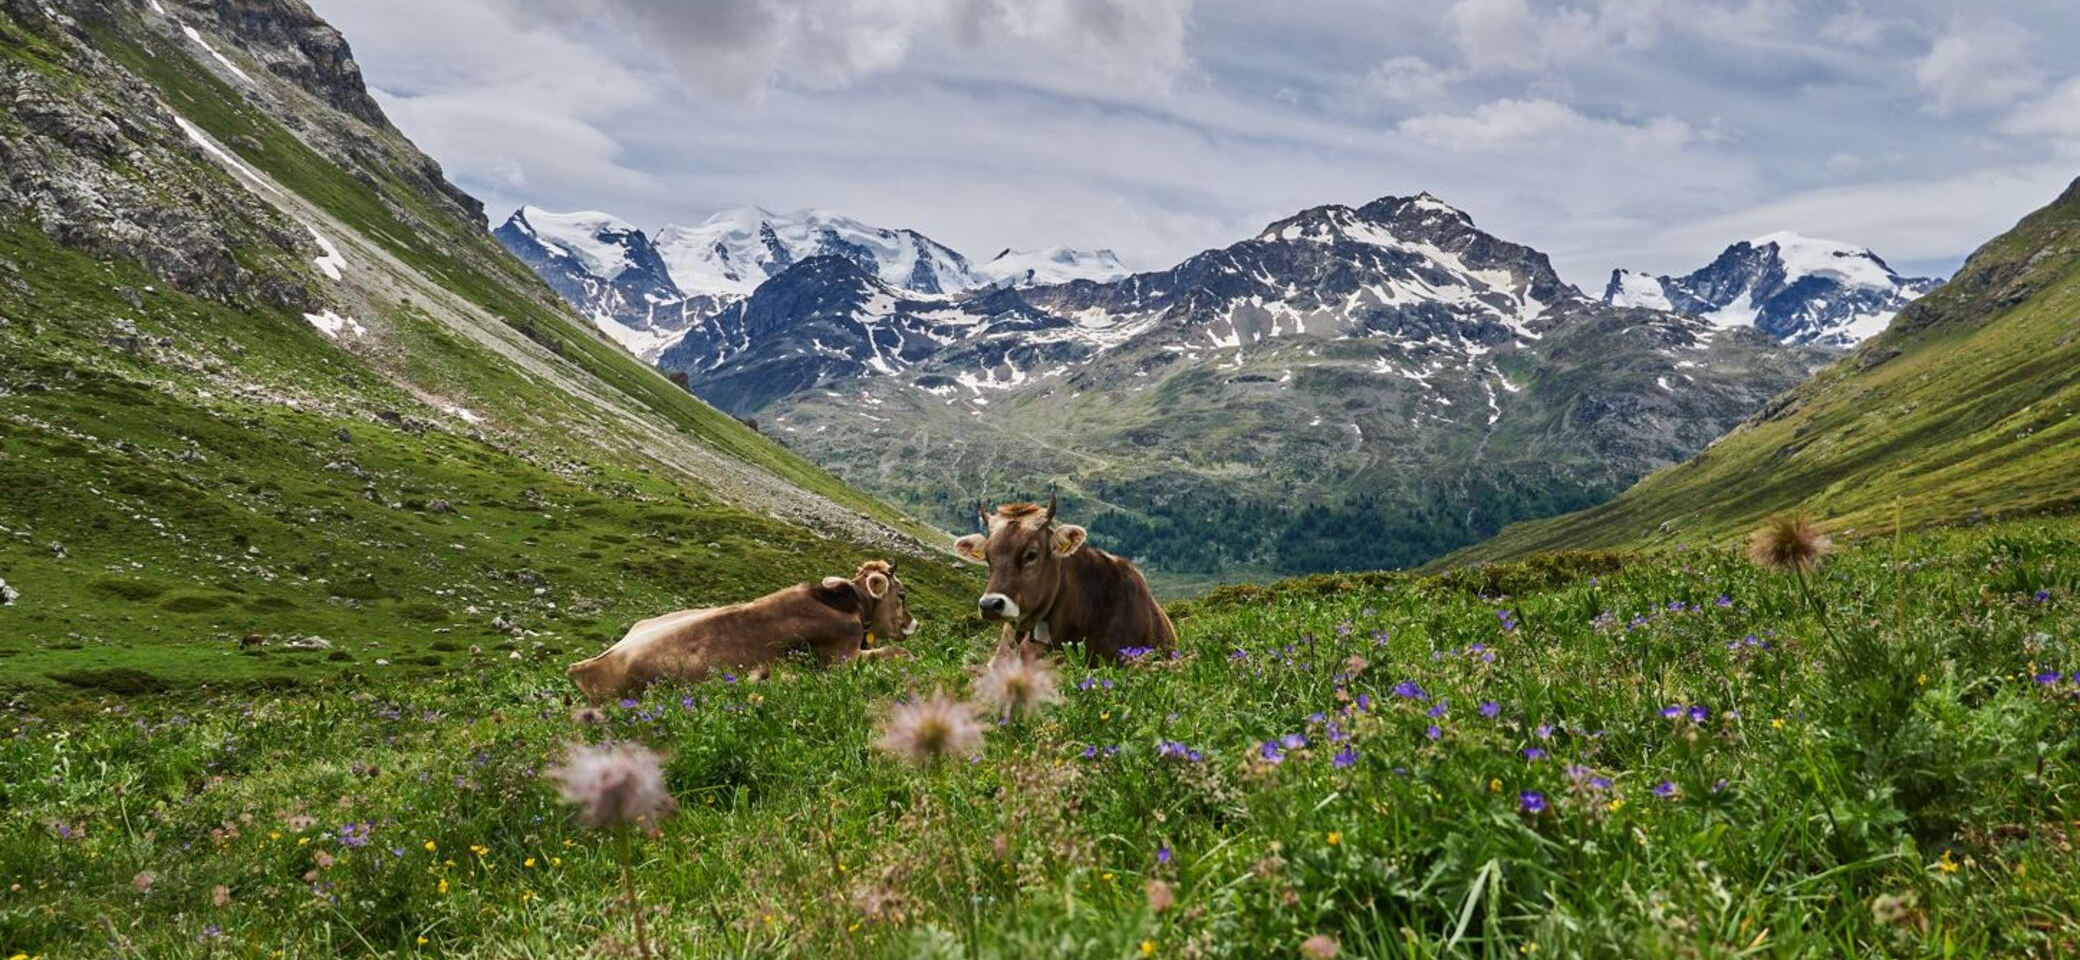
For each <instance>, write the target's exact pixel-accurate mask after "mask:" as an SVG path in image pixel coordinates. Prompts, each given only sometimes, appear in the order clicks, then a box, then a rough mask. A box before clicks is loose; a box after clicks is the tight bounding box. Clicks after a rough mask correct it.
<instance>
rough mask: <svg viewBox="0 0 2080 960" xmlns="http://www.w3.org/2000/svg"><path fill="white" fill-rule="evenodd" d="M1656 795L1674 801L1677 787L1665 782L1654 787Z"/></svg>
mask: <svg viewBox="0 0 2080 960" xmlns="http://www.w3.org/2000/svg"><path fill="white" fill-rule="evenodd" d="M1654 795H1655V796H1657V797H1660V798H1662V799H1664V800H1670V799H1674V798H1675V795H1676V785H1675V784H1674V783H1673V782H1671V781H1668V780H1663V781H1661V782H1660V783H1657V784H1655V785H1654Z"/></svg>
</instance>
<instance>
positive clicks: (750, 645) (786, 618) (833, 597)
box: [566, 560, 917, 700]
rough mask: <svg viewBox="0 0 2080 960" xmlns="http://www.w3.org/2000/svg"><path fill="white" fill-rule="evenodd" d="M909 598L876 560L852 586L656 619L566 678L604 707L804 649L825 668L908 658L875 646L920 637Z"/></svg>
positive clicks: (842, 583)
mask: <svg viewBox="0 0 2080 960" xmlns="http://www.w3.org/2000/svg"><path fill="white" fill-rule="evenodd" d="M908 593H909V588H908V587H905V586H904V585H903V581H901V580H898V579H896V574H895V565H894V564H891V563H888V562H887V561H884V560H869V561H867V562H866V563H863V564H861V565H860V568H859V572H858V573H855V574H853V576H852V579H850V580H847V579H845V578H843V577H825V578H823V581H822V582H820V583H802V584H796V585H795V586H792V587H788V588H787V589H785V590H780V591H777V592H774V593H769V594H767V595H765V596H763V597H760V598H758V599H756V600H752V601H750V602H748V603H738V604H732V605H730V606H726V607H708V608H704V609H700V610H681V611H679V612H677V613H668V614H665V615H664V616H661V617H652V618H651V619H648V620H645V621H643V622H641V623H638V624H636V625H635V626H633V627H630V628H629V631H628V635H627V636H624V637H622V638H621V640H620V641H619V642H617V643H615V644H614V645H613V646H612V647H609V648H607V651H606V652H605V653H602V654H600V655H599V656H596V657H593V658H592V659H590V660H584V661H580V662H578V663H574V664H571V666H570V669H569V670H567V671H566V673H568V674H569V676H570V678H571V679H572V680H574V681H576V682H577V684H578V689H579V690H581V691H583V692H584V694H585V696H586V697H588V698H590V699H592V700H605V699H608V698H610V697H618V696H622V695H624V694H628V693H632V692H634V691H638V690H641V689H643V688H644V687H646V686H648V685H650V684H651V683H654V682H656V681H658V680H664V679H673V680H684V681H686V682H689V683H693V682H698V681H700V680H703V679H705V678H707V677H708V676H709V675H711V674H713V673H716V672H719V671H725V670H742V671H745V672H747V673H762V672H763V671H764V670H765V669H766V668H767V667H769V666H771V665H772V664H773V662H774V661H776V660H779V659H780V658H782V657H785V656H787V655H788V654H790V653H793V652H795V651H798V650H807V651H811V652H814V653H815V654H816V659H817V660H818V661H820V662H822V663H823V664H825V665H830V664H835V663H842V662H844V661H846V660H852V659H857V658H866V657H879V656H888V655H890V654H900V653H901V652H902V651H901V650H900V649H899V648H896V647H880V648H869V642H870V638H876V637H880V638H888V639H890V640H894V639H895V638H897V637H907V636H909V635H910V634H912V633H915V632H916V631H917V620H916V618H914V617H912V616H910V603H909V599H908Z"/></svg>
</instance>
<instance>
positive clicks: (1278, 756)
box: [1257, 740, 1286, 763]
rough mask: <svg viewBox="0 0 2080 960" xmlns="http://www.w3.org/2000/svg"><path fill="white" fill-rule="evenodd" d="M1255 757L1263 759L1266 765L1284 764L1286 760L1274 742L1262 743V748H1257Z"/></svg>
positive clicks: (1276, 742)
mask: <svg viewBox="0 0 2080 960" xmlns="http://www.w3.org/2000/svg"><path fill="white" fill-rule="evenodd" d="M1257 755H1258V756H1261V757H1263V758H1264V762H1266V763H1284V762H1285V760H1286V755H1285V751H1283V750H1281V749H1279V746H1278V741H1276V740H1266V741H1264V744H1263V746H1260V747H1258V748H1257Z"/></svg>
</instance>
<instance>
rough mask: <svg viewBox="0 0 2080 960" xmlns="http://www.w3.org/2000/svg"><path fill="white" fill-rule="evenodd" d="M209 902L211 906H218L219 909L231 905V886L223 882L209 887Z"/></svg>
mask: <svg viewBox="0 0 2080 960" xmlns="http://www.w3.org/2000/svg"><path fill="white" fill-rule="evenodd" d="M209 903H210V906H213V907H217V908H219V909H222V908H224V907H228V906H230V905H231V888H230V887H227V886H225V885H223V884H221V883H220V884H217V885H216V886H214V887H211V888H209Z"/></svg>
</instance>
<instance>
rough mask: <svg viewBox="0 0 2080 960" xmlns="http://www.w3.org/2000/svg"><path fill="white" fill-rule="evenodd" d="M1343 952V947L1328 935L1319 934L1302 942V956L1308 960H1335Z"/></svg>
mask: <svg viewBox="0 0 2080 960" xmlns="http://www.w3.org/2000/svg"><path fill="white" fill-rule="evenodd" d="M1342 952H1343V945H1342V944H1340V943H1337V942H1336V938H1335V937H1332V936H1329V935H1328V934H1326V933H1317V934H1315V935H1314V936H1311V937H1308V938H1307V939H1305V940H1302V941H1300V955H1301V956H1304V957H1307V958H1308V960H1335V957H1336V955H1337V954H1339V953H1342Z"/></svg>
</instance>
